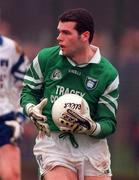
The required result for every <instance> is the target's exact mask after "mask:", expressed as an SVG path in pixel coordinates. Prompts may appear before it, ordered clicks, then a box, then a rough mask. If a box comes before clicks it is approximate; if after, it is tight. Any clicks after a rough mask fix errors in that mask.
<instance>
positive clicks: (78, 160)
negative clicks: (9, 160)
mask: <svg viewBox="0 0 139 180" xmlns="http://www.w3.org/2000/svg"><path fill="white" fill-rule="evenodd" d="M59 134H60V133H58V132H52V133H51V137H47V136H44V137H43V138H39V137H37V138H36V144H35V146H34V149H33V150H34V155H35V156H36V160H37V162H38V165H39V168H40V173H41V175H43V174H46V173H47V171H50V170H52V169H53V168H54V167H56V166H64V167H67V168H69V169H71V170H72V171H74V172H76V173H78V175H79V179H80V180H81V179H82V178H81V177H84V176H111V175H112V174H111V169H110V164H111V160H110V153H109V148H108V145H107V140H106V139H100V140H99V139H95V138H93V137H89V136H87V135H83V134H76V135H74V136H75V139H76V141H77V142H78V145H79V147H78V148H75V147H73V145H72V144H71V141H70V140H69V137H66V138H65V139H60V138H59Z"/></svg>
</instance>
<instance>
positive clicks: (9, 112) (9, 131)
mask: <svg viewBox="0 0 139 180" xmlns="http://www.w3.org/2000/svg"><path fill="white" fill-rule="evenodd" d="M27 65H28V58H27V57H26V56H25V54H24V53H23V50H22V49H21V48H20V47H19V45H17V43H16V42H15V41H14V40H12V39H9V38H7V37H5V36H2V35H0V179H2V180H8V179H10V180H21V157H20V149H19V147H18V143H17V141H18V139H20V137H21V135H22V122H23V121H24V120H25V116H24V115H23V113H22V111H21V108H20V105H19V93H20V90H21V87H22V82H23V76H24V74H25V70H26V68H27Z"/></svg>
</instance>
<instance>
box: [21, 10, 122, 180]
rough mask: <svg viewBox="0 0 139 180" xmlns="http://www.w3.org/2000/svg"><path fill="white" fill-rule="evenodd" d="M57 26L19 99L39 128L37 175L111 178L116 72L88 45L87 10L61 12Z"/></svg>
mask: <svg viewBox="0 0 139 180" xmlns="http://www.w3.org/2000/svg"><path fill="white" fill-rule="evenodd" d="M57 30H58V37H57V40H58V46H54V47H50V48H45V49H42V50H41V51H40V52H39V53H38V54H37V56H36V57H35V59H34V60H33V62H32V64H31V65H30V67H29V69H28V71H27V73H26V75H25V78H24V87H23V90H22V93H21V99H20V102H21V106H22V107H23V108H24V112H25V113H26V115H28V116H29V117H30V119H31V120H32V121H33V122H34V124H35V125H36V127H37V129H38V130H39V134H38V136H37V138H36V143H35V146H34V149H33V150H34V155H35V156H36V160H37V162H38V165H39V169H40V174H41V177H42V179H44V180H55V179H57V180H111V176H112V172H111V158H110V152H109V147H108V144H107V139H106V138H107V136H109V135H111V134H112V133H114V132H115V130H116V111H117V100H118V97H119V95H118V93H119V90H118V87H119V77H118V72H117V70H116V69H115V67H114V66H113V65H112V64H111V63H110V62H109V60H108V59H106V58H105V57H103V56H102V55H101V53H100V50H99V48H98V47H96V46H94V45H92V40H93V35H94V20H93V17H92V15H91V14H90V12H88V11H87V10H86V9H82V8H77V9H71V10H68V11H66V12H64V13H63V14H61V15H60V16H59V19H58V26H57ZM73 94H74V96H72V95H73Z"/></svg>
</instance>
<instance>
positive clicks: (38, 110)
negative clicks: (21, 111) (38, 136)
mask: <svg viewBox="0 0 139 180" xmlns="http://www.w3.org/2000/svg"><path fill="white" fill-rule="evenodd" d="M46 104H47V98H45V99H43V100H42V101H41V102H40V103H39V104H37V105H36V106H35V105H33V104H32V105H31V106H29V107H27V108H26V110H27V114H28V116H29V118H30V119H31V120H32V121H33V123H34V124H35V126H36V127H37V129H38V130H39V131H42V132H44V133H45V134H46V135H47V136H50V129H49V126H48V124H47V117H46V116H44V115H42V110H43V108H44V106H45V105H46Z"/></svg>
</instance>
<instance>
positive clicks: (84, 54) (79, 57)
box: [69, 46, 96, 64]
mask: <svg viewBox="0 0 139 180" xmlns="http://www.w3.org/2000/svg"><path fill="white" fill-rule="evenodd" d="M95 53H96V50H95V49H93V48H92V47H91V46H89V47H87V48H86V49H84V50H83V51H81V52H80V53H78V54H76V55H75V56H74V57H69V58H70V59H71V60H72V61H74V62H75V63H76V64H87V63H88V62H89V61H90V60H91V59H92V57H93V56H94V54H95Z"/></svg>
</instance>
